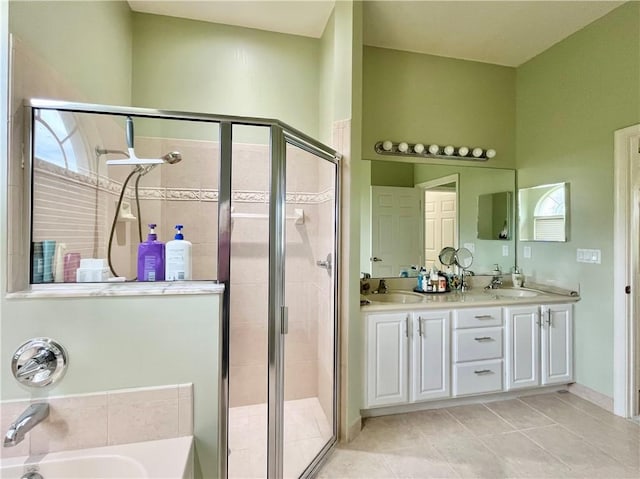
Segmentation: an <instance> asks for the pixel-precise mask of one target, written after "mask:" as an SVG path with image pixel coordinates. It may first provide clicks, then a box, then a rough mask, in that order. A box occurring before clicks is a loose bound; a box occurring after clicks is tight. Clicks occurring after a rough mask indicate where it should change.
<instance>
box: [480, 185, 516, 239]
mask: <svg viewBox="0 0 640 479" xmlns="http://www.w3.org/2000/svg"><path fill="white" fill-rule="evenodd" d="M512 204H513V199H512V195H511V192H510V191H501V192H500V193H487V194H484V195H479V196H478V239H484V240H510V239H511V236H512V235H511V224H512V222H511V216H512V208H511V205H512Z"/></svg>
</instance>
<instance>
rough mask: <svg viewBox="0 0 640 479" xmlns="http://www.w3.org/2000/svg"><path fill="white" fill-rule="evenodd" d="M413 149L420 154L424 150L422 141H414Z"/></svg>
mask: <svg viewBox="0 0 640 479" xmlns="http://www.w3.org/2000/svg"><path fill="white" fill-rule="evenodd" d="M413 151H415V152H416V153H417V154H419V155H421V154H422V153H423V152H424V145H423V144H422V143H416V144H415V146H414V147H413Z"/></svg>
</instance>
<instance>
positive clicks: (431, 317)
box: [410, 311, 451, 402]
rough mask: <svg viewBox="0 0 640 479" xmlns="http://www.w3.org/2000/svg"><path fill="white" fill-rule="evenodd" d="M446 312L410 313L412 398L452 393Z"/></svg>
mask: <svg viewBox="0 0 640 479" xmlns="http://www.w3.org/2000/svg"><path fill="white" fill-rule="evenodd" d="M450 316H451V313H450V312H449V311H423V312H418V313H413V315H412V319H413V322H412V324H413V328H412V331H411V335H412V337H413V340H412V342H411V343H412V344H411V364H410V369H411V374H410V377H411V381H412V382H411V394H410V397H411V401H412V402H414V401H424V400H427V399H437V398H446V397H449V396H450V395H451V387H450V382H449V377H450V369H451V368H450V364H451V360H450V356H449V349H450V347H449V343H450V340H449V337H450V332H449V331H450V325H449V318H450Z"/></svg>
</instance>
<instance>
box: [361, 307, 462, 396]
mask: <svg viewBox="0 0 640 479" xmlns="http://www.w3.org/2000/svg"><path fill="white" fill-rule="evenodd" d="M450 315H451V313H450V312H449V311H425V312H414V313H380V314H369V315H367V317H366V318H365V321H366V337H367V344H366V358H367V364H366V407H375V406H391V405H394V404H403V403H404V404H406V403H409V402H415V401H424V400H428V399H436V398H443V397H449V395H450V382H449V377H450V364H451V361H450V356H449V350H450V347H449V337H450V324H449V318H450Z"/></svg>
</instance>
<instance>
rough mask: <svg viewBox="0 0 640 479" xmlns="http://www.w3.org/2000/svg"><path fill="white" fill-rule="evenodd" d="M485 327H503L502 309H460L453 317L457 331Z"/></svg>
mask: <svg viewBox="0 0 640 479" xmlns="http://www.w3.org/2000/svg"><path fill="white" fill-rule="evenodd" d="M484 326H502V308H500V307H497V308H481V309H459V310H457V311H456V312H455V314H454V316H453V327H454V328H456V329H462V328H482V327H484Z"/></svg>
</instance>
